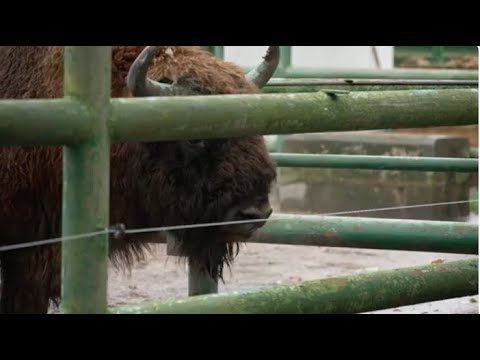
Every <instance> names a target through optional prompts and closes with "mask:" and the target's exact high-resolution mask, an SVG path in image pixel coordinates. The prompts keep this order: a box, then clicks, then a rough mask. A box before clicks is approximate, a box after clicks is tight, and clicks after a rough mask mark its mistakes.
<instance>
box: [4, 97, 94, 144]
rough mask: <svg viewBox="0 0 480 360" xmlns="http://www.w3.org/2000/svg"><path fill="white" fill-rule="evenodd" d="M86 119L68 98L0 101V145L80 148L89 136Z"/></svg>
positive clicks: (84, 111) (79, 106) (83, 111)
mask: <svg viewBox="0 0 480 360" xmlns="http://www.w3.org/2000/svg"><path fill="white" fill-rule="evenodd" d="M88 116H89V115H88V110H87V108H86V107H85V106H84V105H82V104H81V103H79V102H78V101H76V100H75V99H71V98H65V99H53V100H44V99H42V100H0V145H2V146H11V145H28V146H33V145H64V144H68V145H75V144H79V143H81V142H82V141H85V140H86V139H88V138H89V136H90V135H91V134H92V131H91V130H92V129H91V126H90V123H89V121H88ZM66 120H67V121H66Z"/></svg>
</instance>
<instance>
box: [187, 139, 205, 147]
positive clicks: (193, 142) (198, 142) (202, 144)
mask: <svg viewBox="0 0 480 360" xmlns="http://www.w3.org/2000/svg"><path fill="white" fill-rule="evenodd" d="M187 144H188V145H190V146H195V147H199V148H204V147H205V145H206V142H205V141H204V140H187Z"/></svg>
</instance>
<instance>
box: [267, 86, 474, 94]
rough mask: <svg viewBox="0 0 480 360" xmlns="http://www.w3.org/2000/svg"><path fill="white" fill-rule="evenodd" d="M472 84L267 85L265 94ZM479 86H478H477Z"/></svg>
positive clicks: (420, 88) (416, 88) (425, 88)
mask: <svg viewBox="0 0 480 360" xmlns="http://www.w3.org/2000/svg"><path fill="white" fill-rule="evenodd" d="M472 87H473V86H471V85H458V86H452V85H402V86H390V85H388V86H387V85H375V86H356V85H353V86H327V85H322V86H312V85H308V86H266V87H264V88H263V90H262V93H263V94H285V93H287V94H294V93H315V92H319V91H324V92H332V91H347V92H353V91H359V92H365V91H398V90H442V89H452V88H455V89H471V88H472ZM475 88H478V87H475Z"/></svg>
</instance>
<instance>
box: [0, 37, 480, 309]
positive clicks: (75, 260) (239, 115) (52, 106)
mask: <svg viewBox="0 0 480 360" xmlns="http://www.w3.org/2000/svg"><path fill="white" fill-rule="evenodd" d="M215 48H218V49H215V51H216V53H217V54H219V55H222V56H223V54H222V52H223V49H222V50H220V49H219V48H220V47H215ZM282 48H283V49H284V51H283V53H284V54H283V55H282V59H281V67H280V70H281V72H282V74H283V75H288V74H289V73H291V75H293V76H297V77H303V76H305V77H312V74H315V75H313V76H316V77H317V76H319V74H320V76H321V77H325V78H328V77H330V78H331V77H342V78H345V77H346V78H362V74H363V75H365V76H367V77H369V78H372V77H373V78H376V79H379V78H388V77H389V76H392V74H396V75H395V76H398V77H401V78H403V79H406V78H409V74H410V75H412V76H414V77H415V78H420V79H428V78H442V79H477V78H478V74H477V72H465V71H463V72H455V71H440V72H435V71H433V72H424V71H421V72H415V71H413V72H410V71H407V72H405V71H400V72H398V71H393V72H390V73H389V72H388V71H387V72H385V71H381V72H370V71H367V72H362V71H355V72H352V73H343V75H342V76H339V75H338V73H332V72H330V71H326V72H324V76H322V75H321V74H322V71H317V70H315V71H312V69H293V70H292V69H291V68H290V65H291V61H290V60H291V59H290V49H289V47H282ZM287 48H288V49H287ZM292 71H293V73H292ZM64 72H65V87H64V88H65V96H64V98H63V99H48V100H47V99H42V100H0V145H7V146H9V145H30V146H33V145H63V146H64V179H63V200H62V201H63V208H62V235H63V236H69V235H76V234H79V233H90V232H96V231H99V232H103V231H104V230H105V229H106V227H107V226H108V212H109V175H110V174H109V147H110V143H111V142H113V141H125V140H127V141H162V140H182V139H196V138H223V137H235V136H248V135H277V134H290V133H305V132H307V133H309V132H323V131H354V130H375V129H395V128H407V127H409V128H421V127H425V126H449V125H452V126H453V125H470V124H476V123H477V119H478V115H477V114H478V90H477V89H440V90H438V89H435V90H395V91H372V92H363V93H362V92H356V93H345V94H340V93H337V94H332V93H326V92H321V93H315V94H312V93H303V94H259V95H216V96H207V97H187V96H186V97H175V98H134V99H132V98H128V99H111V98H110V76H111V47H110V46H105V47H103V46H101V47H96V46H92V47H90V46H86V47H76V46H72V47H69V46H67V47H65V70H64ZM373 74H375V76H374V75H373ZM399 74H401V76H399ZM419 74H423V75H422V76H421V77H419V76H418V75H419ZM426 74H430V75H428V76H427V75H426ZM433 74H436V75H435V76H439V77H435V76H433ZM440 75H441V76H440ZM425 76H426V77H425ZM429 76H433V77H429ZM179 118H182V120H183V121H178V119H179ZM273 140H275V137H273ZM277 140H278V139H277ZM271 143H272V141H271ZM271 143H270V147H271ZM273 143H275V141H273ZM457 164H458V163H457ZM437 165H438V164H436V166H437ZM438 166H440V165H438ZM469 166H470V165H469ZM450 169H451V168H450ZM91 174H95V175H96V176H94V177H92V176H91ZM291 220H292V219H290V218H285V219H284V221H285V222H284V223H283V225H282V223H276V224H275V223H272V222H270V223H269V224H267V226H266V227H265V228H264V229H263V230H262V232H261V234H260V236H259V237H258V238H257V241H259V242H268V241H274V240H275V241H276V242H277V243H289V242H293V241H295V242H296V243H298V244H305V245H308V244H314V245H319V246H327V245H328V244H335V245H334V246H362V247H369V246H371V247H375V248H377V247H378V248H392V247H393V248H395V247H397V246H398V247H399V248H401V249H405V248H411V249H424V250H427V251H431V249H435V251H445V252H459V253H468V254H471V253H474V250H475V249H474V248H475V244H476V241H477V240H476V239H473V238H472V234H473V232H475V231H477V232H478V226H473V227H472V226H470V227H468V226H467V227H466V228H462V230H461V231H460V230H458V229H459V228H457V227H455V226H457V225H453V224H449V223H439V224H435V225H434V224H426V223H425V222H423V223H422V224H420V223H416V224H413V223H407V222H403V224H404V225H400V224H396V225H395V226H397V227H399V228H398V229H397V233H396V234H395V235H394V236H393V240H387V238H388V237H387V236H386V233H381V232H382V231H385V232H386V231H387V230H388V232H389V235H390V237H389V239H392V236H391V235H392V226H393V224H390V223H389V224H390V225H391V226H390V228H389V229H386V228H385V227H383V228H382V226H381V225H380V224H375V225H369V226H367V227H366V228H365V229H364V230H363V231H365V232H366V233H367V234H368V235H365V234H364V235H362V234H361V231H362V229H361V227H362V224H367V225H368V224H370V223H369V221H373V220H365V222H362V221H363V220H359V218H356V219H355V221H356V222H358V221H360V228H358V224H357V225H356V226H357V227H355V225H352V224H349V223H348V219H340V220H339V218H336V219H335V220H333V219H332V221H335V222H336V223H337V230H335V231H336V232H335V233H333V232H332V231H331V230H329V231H327V232H325V229H323V230H322V227H321V226H322V225H321V224H320V223H319V221H320V220H321V222H322V224H325V221H327V222H328V221H329V219H328V218H326V217H322V218H318V217H302V218H294V221H295V222H296V224H297V225H295V224H293V223H292V222H291ZM352 221H353V220H352ZM381 222H382V223H383V224H386V222H385V220H381ZM400 222H402V221H400ZM271 224H272V225H271ZM299 224H300V225H299ZM405 224H406V225H408V226H412V227H413V228H415V227H416V226H417V227H418V228H417V232H416V233H415V234H413V233H412V231H411V229H410V230H408V229H406V228H402V226H406V225H405ZM427 225H428V226H427ZM430 225H431V226H430ZM282 226H283V228H282ZM299 226H300V227H299ZM372 226H373V227H375V229H374V228H373V227H372ZM422 226H423V227H422ZM437 226H439V227H437ZM349 227H350V228H349ZM449 227H452V228H455V230H451V229H450V228H449ZM447 228H448V229H447ZM348 229H350V230H348ZM382 229H383V230H382ZM422 229H423V230H422ZM439 229H440V230H439ZM322 231H323V232H322ZM349 231H351V233H349ZM422 231H423V232H422ZM452 231H454V233H452ZM278 232H281V234H280V235H281V236H280V235H279V233H278ZM440 232H441V233H440ZM359 233H360V235H359ZM339 234H340V235H341V236H340V235H339ZM455 236H456V237H455ZM273 237H276V239H274V238H273ZM294 238H295V239H300V240H293V239H294ZM409 238H410V240H408V239H409ZM269 239H270V240H269ZM352 239H353V240H352ZM355 239H357V240H355ZM428 239H430V240H428ZM432 239H433V240H432ZM452 239H455V240H452ZM355 241H357V242H355ZM419 242H421V243H419ZM356 244H358V245H356ZM107 254H108V241H107V236H106V235H105V234H103V235H97V236H94V237H93V239H91V240H90V241H88V242H69V243H66V244H64V245H63V247H62V305H61V310H62V312H64V313H104V312H106V311H107V262H108V257H107ZM471 265H475V264H473V263H471V262H468V263H467V262H465V263H456V264H453V265H445V266H446V267H445V268H444V269H443V270H442V271H439V272H438V274H437V270H440V269H441V268H435V269H433V270H434V271H433V270H432V271H431V272H429V271H428V270H426V271H425V272H424V271H422V274H424V275H422V276H423V278H422V279H423V280H422V279H420V280H422V281H426V280H432V281H430V282H428V283H425V288H426V289H427V290H428V291H426V292H425V293H422V294H420V295H419V294H418V291H417V290H412V289H407V287H406V286H405V291H407V292H408V294H409V295H408V296H410V297H408V296H406V297H407V298H409V299H410V300H408V301H415V302H418V301H421V300H425V299H427V298H428V299H431V297H429V296H430V294H431V291H429V290H431V287H433V288H434V291H433V292H434V293H435V295H434V297H436V296H441V298H442V299H443V298H445V297H450V296H454V295H455V294H456V295H458V294H460V293H461V294H463V293H465V287H464V284H465V282H464V281H466V279H467V277H468V276H470V278H471V267H472V266H471ZM475 266H476V265H475ZM467 268H468V271H467V273H464V272H465V269H467ZM425 269H430V268H425ZM402 271H403V273H402ZM408 271H409V270H400V271H399V272H396V273H395V274H397V275H399V274H400V275H401V274H406V272H408ZM440 273H442V275H444V276H445V277H444V278H443V280H441V279H440ZM450 273H452V276H451V277H450V278H449V277H448V276H449V274H450ZM190 275H191V276H192V284H191V289H190V290H191V292H190V293H191V294H198V293H201V292H203V291H210V292H216V291H217V289H216V284H212V283H208V282H207V281H204V280H206V279H200V278H197V279H195V277H194V275H195V274H190ZM365 276H366V277H365V278H364V280H365V279H367V278H368V276H370V275H365ZM372 276H375V275H372ZM430 276H431V278H430ZM455 276H458V279H457V278H455ZM387 278H388V276H387ZM387 278H384V279H383V280H384V281H387V282H388V281H389V280H388V279H387ZM405 278H407V277H405ZM427 278H428V279H427ZM368 279H370V278H368ZM446 279H449V281H446ZM410 280H412V279H410ZM454 280H455V281H454ZM456 280H458V281H456ZM376 281H380V283H381V281H382V278H378V279H376ZM442 282H443V283H442ZM357 283H358V284H359V285H358V286H362V284H363V285H365V284H364V283H362V278H355V280H352V286H356V285H355V284H357ZM318 284H325V283H324V282H323V281H319V282H318ZM372 284H375V282H373V283H372ZM376 284H377V285H368V286H370V287H371V286H373V289H375V290H379V291H384V290H382V288H381V287H379V285H378V282H377V283H376ZM447 284H449V285H448V286H450V287H449V289H450V290H451V288H452V286H453V287H455V286H456V289H459V288H461V291H459V292H456V293H455V294H454V292H452V291H450V290H449V291H444V290H445V286H447ZM472 284H473V283H472V282H471V283H470V285H472ZM477 284H478V278H477ZM477 284H474V285H475V287H478V285H477ZM298 286H300V287H301V286H302V285H301V284H300V285H298ZM448 286H447V287H448ZM313 288H315V289H319V290H320V291H319V292H315V296H317V295H318V296H323V295H322V293H323V289H324V288H323V285H320V287H318V288H317V287H316V286H314V287H313ZM306 289H308V286H307V287H306ZM470 289H473V288H472V287H471V288H470ZM293 290H294V292H297V295H295V294H293V296H300V297H302V296H303V295H304V294H303V293H302V291H297V290H295V289H293ZM272 291H274V292H275V291H279V292H281V291H282V289H273V290H272ZM349 291H350V290H347V292H349ZM392 291H393V289H391V288H390V292H392ZM469 291H470V290H469ZM477 291H478V290H477ZM420 292H421V291H420ZM426 293H428V294H429V295H425V294H426ZM339 295H341V293H336V294H335V292H334V293H332V296H333V298H335V296H339ZM377 295H378V296H377ZM380 295H381V294H380V293H378V294H377V293H375V292H372V293H371V295H370V300H371V299H372V297H373V298H375V297H377V298H378V299H380V298H383V295H382V296H380ZM225 296H226V299H227V301H228V299H229V296H235V294H233V295H225ZM329 296H330V295H329ZM389 296H390V297H388V296H387V298H388V299H387V300H385V302H382V304H383V305H381V306H384V305H386V304H387V303H388V306H389V307H391V306H393V305H392V304H395V303H396V302H395V301H397V302H398V301H402V303H405V301H407V300H402V299H399V298H396V299H394V298H393V297H392V296H393V293H391V294H390V295H389ZM459 296H460V295H459ZM354 297H355V296H354ZM195 298H197V299H198V297H193V298H191V299H195ZM232 299H235V298H234V297H233V298H232ZM253 300H255V298H253ZM287 300H288V299H287ZM188 301H190V300H188ZM188 301H187V303H186V304H190V303H189V302H188ZM288 301H289V300H288ZM373 301H374V302H375V301H376V300H373ZM408 301H407V302H408ZM313 303H316V304H317V303H318V304H321V303H322V301H320V302H317V301H316V300H315V301H313ZM313 303H312V302H307V303H306V304H303V305H302V306H304V307H306V308H309V307H310V308H309V309H310V310H312V309H313V311H314V312H317V311H319V312H323V310H325V309H324V308H321V307H319V306H321V305H315V306H314V307H313V308H311V306H312V304H313ZM359 303H360V302H359ZM367 303H368V306H367V307H368V308H372V307H374V306H373V303H371V301H367ZM213 304H215V303H213ZM232 304H235V300H233V303H232ZM376 304H377V305H378V303H376ZM297 305H298V304H297ZM377 305H375V306H377ZM213 306H214V305H213ZM249 306H251V304H250V305H248V306H247V308H243V307H242V306H238V307H237V308H236V309H237V311H243V310H248V312H250V310H252V311H254V310H255V309H253V308H252V309H250V310H249V308H248V307H249ZM262 306H266V305H265V304H262ZM262 306H260V307H257V310H258V309H260V308H261V307H262ZM279 306H280V307H281V306H282V305H280V304H278V306H275V307H274V308H272V309H271V311H283V310H282V309H281V308H280V307H279ZM338 306H340V308H341V309H343V310H341V311H347V312H350V311H359V307H358V306H357V307H355V306H354V305H352V306H349V307H343V308H342V306H343V305H342V304H340V303H339V305H338ZM379 306H380V305H379ZM234 307H235V306H234ZM134 308H135V309H137V310H139V312H141V311H148V310H149V308H148V306H147V307H145V308H144V310H141V307H134ZM219 309H221V308H219ZM223 309H224V310H229V312H231V311H230V310H232V309H228V308H223ZM264 309H265V308H263V310H262V311H264ZM283 309H289V308H288V305H286V307H285V308H283ZM178 310H179V311H181V309H178ZM337 310H338V309H337ZM219 311H221V310H219ZM302 311H303V310H302ZM327 312H328V309H327Z"/></svg>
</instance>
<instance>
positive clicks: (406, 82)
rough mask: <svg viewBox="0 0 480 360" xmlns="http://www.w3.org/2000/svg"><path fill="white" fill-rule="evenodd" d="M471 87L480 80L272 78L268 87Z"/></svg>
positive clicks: (476, 85)
mask: <svg viewBox="0 0 480 360" xmlns="http://www.w3.org/2000/svg"><path fill="white" fill-rule="evenodd" d="M354 85H356V86H357V87H358V88H360V87H362V86H384V87H386V88H388V87H389V86H393V87H399V88H400V89H402V86H450V87H451V86H469V87H478V80H435V79H433V80H432V79H430V80H411V79H394V80H393V79H318V78H313V79H282V78H272V79H271V80H270V81H269V82H268V84H267V85H266V86H267V87H272V86H344V87H345V86H354Z"/></svg>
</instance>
